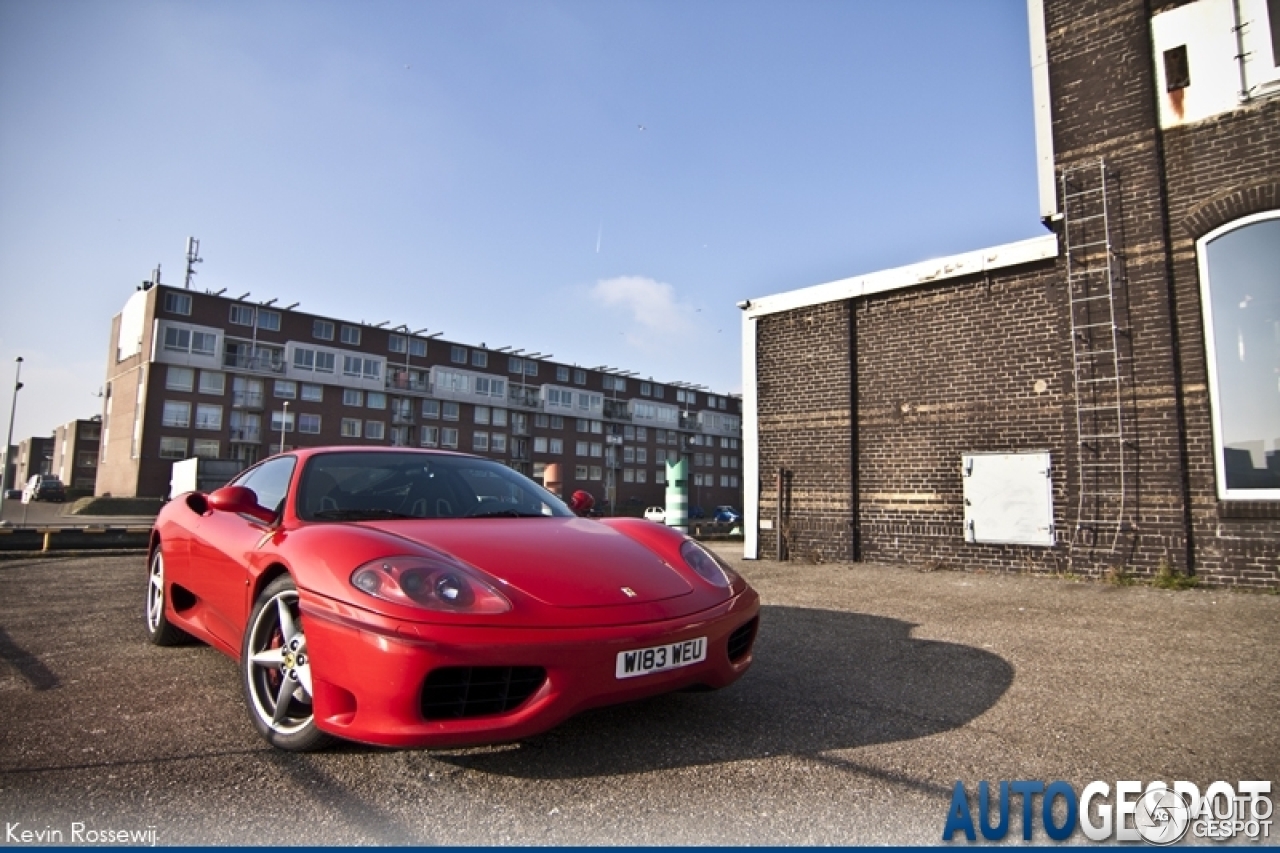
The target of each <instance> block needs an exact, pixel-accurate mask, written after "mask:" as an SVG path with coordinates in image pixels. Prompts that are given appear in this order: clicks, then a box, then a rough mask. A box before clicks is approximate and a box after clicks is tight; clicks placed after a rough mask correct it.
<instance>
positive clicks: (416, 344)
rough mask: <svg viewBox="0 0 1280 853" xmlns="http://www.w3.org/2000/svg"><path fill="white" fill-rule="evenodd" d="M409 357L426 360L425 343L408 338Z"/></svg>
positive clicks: (419, 339) (418, 339)
mask: <svg viewBox="0 0 1280 853" xmlns="http://www.w3.org/2000/svg"><path fill="white" fill-rule="evenodd" d="M409 355H414V356H417V357H418V358H426V357H427V342H426V341H425V340H423V339H422V338H410V339H409Z"/></svg>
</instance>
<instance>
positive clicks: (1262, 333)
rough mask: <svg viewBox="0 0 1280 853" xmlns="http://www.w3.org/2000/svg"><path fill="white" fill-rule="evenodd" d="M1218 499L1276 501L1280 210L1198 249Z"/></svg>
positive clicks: (1210, 238)
mask: <svg viewBox="0 0 1280 853" xmlns="http://www.w3.org/2000/svg"><path fill="white" fill-rule="evenodd" d="M1196 247H1197V250H1198V255H1199V263H1200V291H1201V300H1200V302H1201V305H1202V306H1203V311H1204V326H1205V338H1206V347H1205V349H1206V351H1207V352H1208V355H1209V399H1210V403H1211V405H1212V414H1213V439H1214V448H1215V451H1216V454H1215V455H1216V458H1217V463H1218V464H1217V465H1216V468H1217V475H1218V496H1219V497H1220V498H1222V499H1223V500H1280V430H1277V424H1280V278H1278V277H1277V275H1276V270H1280V211H1270V212H1268V213H1262V214H1256V215H1253V216H1249V217H1246V218H1245V219H1241V220H1238V221H1236V222H1232V223H1229V224H1227V225H1224V226H1223V227H1221V228H1218V229H1217V230H1215V231H1212V232H1210V233H1209V234H1207V235H1205V236H1204V237H1203V238H1201V239H1200V241H1199V242H1198V243H1197V244H1196Z"/></svg>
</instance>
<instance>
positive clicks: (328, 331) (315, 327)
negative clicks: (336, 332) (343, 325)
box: [311, 320, 333, 341]
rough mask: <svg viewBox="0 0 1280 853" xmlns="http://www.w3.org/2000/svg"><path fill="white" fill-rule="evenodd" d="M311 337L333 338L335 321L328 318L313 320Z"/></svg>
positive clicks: (318, 338)
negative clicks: (332, 321)
mask: <svg viewBox="0 0 1280 853" xmlns="http://www.w3.org/2000/svg"><path fill="white" fill-rule="evenodd" d="M311 337H313V338H315V339H316V340H318V341H331V340H333V323H331V322H329V321H328V320H312V321H311Z"/></svg>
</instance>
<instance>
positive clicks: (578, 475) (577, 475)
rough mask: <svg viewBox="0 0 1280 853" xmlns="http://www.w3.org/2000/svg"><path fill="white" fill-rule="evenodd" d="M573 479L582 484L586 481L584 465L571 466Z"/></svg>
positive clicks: (585, 467)
mask: <svg viewBox="0 0 1280 853" xmlns="http://www.w3.org/2000/svg"><path fill="white" fill-rule="evenodd" d="M573 479H575V480H577V481H579V482H582V481H583V480H586V479H587V466H586V465H575V466H573Z"/></svg>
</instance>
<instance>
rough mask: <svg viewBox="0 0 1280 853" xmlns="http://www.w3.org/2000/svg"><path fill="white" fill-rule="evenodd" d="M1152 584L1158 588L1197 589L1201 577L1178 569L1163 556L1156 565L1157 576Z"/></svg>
mask: <svg viewBox="0 0 1280 853" xmlns="http://www.w3.org/2000/svg"><path fill="white" fill-rule="evenodd" d="M1151 585H1152V586H1154V587H1156V588H1157V589H1195V588H1196V587H1197V586H1199V585H1200V578H1198V577H1196V576H1195V575H1188V574H1185V573H1183V572H1180V571H1178V570H1177V569H1175V568H1174V567H1173V566H1171V565H1170V564H1169V561H1168V560H1166V559H1163V558H1162V559H1161V560H1160V563H1159V565H1157V566H1156V576H1155V578H1154V579H1153V580H1152V581H1151Z"/></svg>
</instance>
